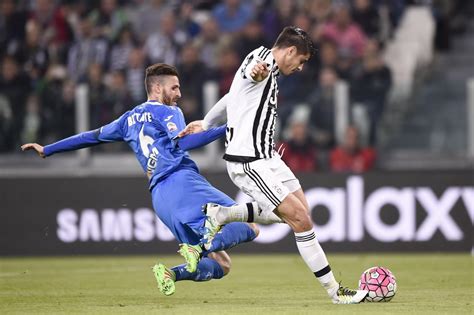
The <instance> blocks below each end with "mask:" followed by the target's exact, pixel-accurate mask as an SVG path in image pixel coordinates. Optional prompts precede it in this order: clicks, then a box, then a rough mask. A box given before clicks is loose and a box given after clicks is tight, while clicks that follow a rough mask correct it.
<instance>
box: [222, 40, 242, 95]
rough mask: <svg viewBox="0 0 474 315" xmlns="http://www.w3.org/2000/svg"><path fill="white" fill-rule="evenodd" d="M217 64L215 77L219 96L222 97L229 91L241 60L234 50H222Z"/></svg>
mask: <svg viewBox="0 0 474 315" xmlns="http://www.w3.org/2000/svg"><path fill="white" fill-rule="evenodd" d="M218 62H219V64H218V68H217V72H216V75H217V80H218V82H219V95H220V96H221V97H222V96H224V95H225V94H227V92H228V91H229V89H230V86H231V85H232V80H234V75H235V72H236V71H237V70H238V69H239V66H240V62H241V60H240V57H239V55H238V54H237V52H236V51H235V50H234V49H230V48H224V49H222V51H221V52H220V54H219V61H218Z"/></svg>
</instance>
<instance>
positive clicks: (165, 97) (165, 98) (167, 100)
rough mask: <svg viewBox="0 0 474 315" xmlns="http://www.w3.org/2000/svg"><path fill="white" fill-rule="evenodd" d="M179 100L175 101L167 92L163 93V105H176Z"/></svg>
mask: <svg viewBox="0 0 474 315" xmlns="http://www.w3.org/2000/svg"><path fill="white" fill-rule="evenodd" d="M177 100H178V99H177V98H175V99H173V98H172V97H171V96H170V95H169V94H168V93H166V91H163V104H166V105H176V101H177Z"/></svg>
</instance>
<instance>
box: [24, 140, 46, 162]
mask: <svg viewBox="0 0 474 315" xmlns="http://www.w3.org/2000/svg"><path fill="white" fill-rule="evenodd" d="M21 150H22V151H28V150H35V151H36V153H38V155H39V156H40V157H42V158H43V159H44V158H45V157H46V155H44V148H43V146H42V145H40V144H38V143H26V144H24V145H22V146H21Z"/></svg>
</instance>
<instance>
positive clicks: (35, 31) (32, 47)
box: [16, 21, 49, 142]
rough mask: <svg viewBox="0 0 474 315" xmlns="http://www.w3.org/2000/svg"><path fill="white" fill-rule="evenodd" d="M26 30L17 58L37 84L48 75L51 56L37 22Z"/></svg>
mask: <svg viewBox="0 0 474 315" xmlns="http://www.w3.org/2000/svg"><path fill="white" fill-rule="evenodd" d="M25 29H26V40H25V41H24V42H22V44H21V45H20V47H19V48H18V51H17V53H16V56H18V59H19V60H20V62H21V64H22V65H23V70H24V71H25V73H26V74H27V75H28V76H29V77H30V79H31V80H32V81H33V82H35V83H37V82H38V80H41V79H42V78H43V76H44V75H45V73H46V70H47V68H48V62H49V54H48V50H47V49H45V48H44V47H43V46H41V44H40V33H39V32H40V29H39V28H38V25H37V24H36V22H34V21H29V22H28V23H27V24H26V26H25ZM23 142H24V141H23ZM35 142H36V141H35Z"/></svg>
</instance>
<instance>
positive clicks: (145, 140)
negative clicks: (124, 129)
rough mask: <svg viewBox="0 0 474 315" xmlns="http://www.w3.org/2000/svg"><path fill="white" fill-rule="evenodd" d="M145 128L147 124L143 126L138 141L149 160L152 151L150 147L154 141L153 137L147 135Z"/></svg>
mask: <svg viewBox="0 0 474 315" xmlns="http://www.w3.org/2000/svg"><path fill="white" fill-rule="evenodd" d="M144 128H145V124H143V126H142V129H140V133H139V134H138V141H139V142H140V148H141V149H142V153H143V155H144V156H145V157H146V158H148V157H149V156H150V149H149V147H148V145H152V144H153V142H155V141H154V140H153V138H152V137H150V136H147V135H145V133H144V132H143V129H144Z"/></svg>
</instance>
